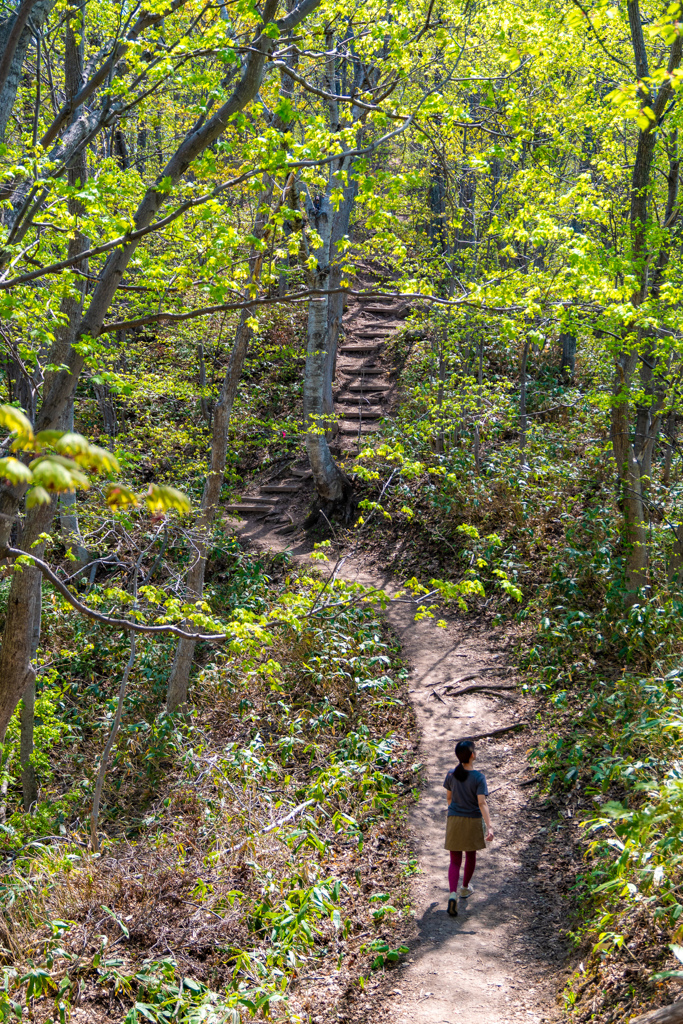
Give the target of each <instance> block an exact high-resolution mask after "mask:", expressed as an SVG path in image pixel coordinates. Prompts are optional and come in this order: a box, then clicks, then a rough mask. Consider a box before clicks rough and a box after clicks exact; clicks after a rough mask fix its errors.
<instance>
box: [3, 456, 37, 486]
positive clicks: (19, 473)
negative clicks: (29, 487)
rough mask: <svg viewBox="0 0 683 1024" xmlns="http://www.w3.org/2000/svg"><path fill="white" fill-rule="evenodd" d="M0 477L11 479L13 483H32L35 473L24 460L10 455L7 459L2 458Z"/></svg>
mask: <svg viewBox="0 0 683 1024" xmlns="http://www.w3.org/2000/svg"><path fill="white" fill-rule="evenodd" d="M0 477H2V478H3V479H4V480H9V482H10V483H11V484H30V483H31V481H32V480H33V473H32V472H31V470H30V469H29V468H28V466H25V465H24V463H23V462H19V459H14V458H12V456H11V455H10V456H8V458H6V459H0Z"/></svg>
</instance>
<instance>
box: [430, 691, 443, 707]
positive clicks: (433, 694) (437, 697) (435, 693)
mask: <svg viewBox="0 0 683 1024" xmlns="http://www.w3.org/2000/svg"><path fill="white" fill-rule="evenodd" d="M432 697H436V699H437V700H440V701H441V703H442V704H445V703H446V701H445V700H444V699H443V697H442V696H441V694H440V693H437V692H436V690H432Z"/></svg>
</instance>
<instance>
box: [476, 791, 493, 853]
mask: <svg viewBox="0 0 683 1024" xmlns="http://www.w3.org/2000/svg"><path fill="white" fill-rule="evenodd" d="M477 801H478V802H479V810H480V811H481V813H482V817H483V819H484V821H485V822H486V828H487V832H486V842H487V843H490V842H491V840H492V839H493V825H492V824H491V815H490V814H489V805H488V804H487V802H486V797H485V796H484V795H483V793H480V794H479V795H478V796H477Z"/></svg>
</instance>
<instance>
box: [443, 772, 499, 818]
mask: <svg viewBox="0 0 683 1024" xmlns="http://www.w3.org/2000/svg"><path fill="white" fill-rule="evenodd" d="M454 772H455V769H453V771H450V772H449V773H448V775H447V776H446V781H445V782H444V784H443V788H444V789H450V791H451V802H450V803H449V805H448V817H449V818H451V817H456V818H481V817H482V813H481V811H480V810H479V801H478V800H477V797H478V796H488V795H489V791H488V788H487V786H486V776H485V775H484V773H483V772H478V771H477V770H476V768H473V769H472V770H471V771H469V772H468V773H467V778H466V779H465V781H464V782H460V780H459V779H456V777H455V775H454Z"/></svg>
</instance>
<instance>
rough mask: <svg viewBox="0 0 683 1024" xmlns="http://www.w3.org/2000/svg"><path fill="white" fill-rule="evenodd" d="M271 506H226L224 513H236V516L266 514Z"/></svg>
mask: <svg viewBox="0 0 683 1024" xmlns="http://www.w3.org/2000/svg"><path fill="white" fill-rule="evenodd" d="M271 508H272V506H271V505H226V506H225V511H226V512H236V513H237V514H238V515H245V516H249V515H253V514H254V513H255V512H263V513H266V514H267V513H268V512H269V511H270V509H271Z"/></svg>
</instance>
